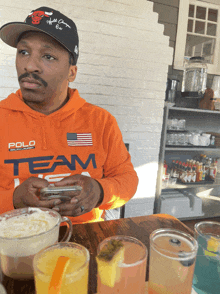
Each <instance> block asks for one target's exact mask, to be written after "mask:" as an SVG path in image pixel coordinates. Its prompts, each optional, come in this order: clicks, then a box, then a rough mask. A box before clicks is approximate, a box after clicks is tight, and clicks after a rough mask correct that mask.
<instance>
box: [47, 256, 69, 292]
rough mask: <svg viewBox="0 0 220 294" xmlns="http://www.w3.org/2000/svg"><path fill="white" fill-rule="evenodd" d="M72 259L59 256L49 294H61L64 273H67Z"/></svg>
mask: <svg viewBox="0 0 220 294" xmlns="http://www.w3.org/2000/svg"><path fill="white" fill-rule="evenodd" d="M69 261H70V258H69V257H66V256H59V258H58V260H57V263H56V266H55V268H54V271H53V274H52V277H51V280H50V285H49V292H48V294H59V293H60V289H61V285H62V279H63V276H64V273H65V271H66V268H67V266H68V264H69Z"/></svg>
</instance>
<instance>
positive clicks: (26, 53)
mask: <svg viewBox="0 0 220 294" xmlns="http://www.w3.org/2000/svg"><path fill="white" fill-rule="evenodd" d="M18 53H19V54H22V55H28V52H27V51H26V50H19V51H18Z"/></svg>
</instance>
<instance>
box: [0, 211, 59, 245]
mask: <svg viewBox="0 0 220 294" xmlns="http://www.w3.org/2000/svg"><path fill="white" fill-rule="evenodd" d="M37 209H39V210H41V211H44V212H46V211H48V212H51V213H54V214H55V215H56V216H57V217H58V218H57V222H56V223H55V224H54V225H53V226H52V228H50V229H49V230H47V231H45V232H42V233H39V234H34V235H29V236H23V237H17V238H15V237H11V238H9V237H2V236H0V239H1V240H13V241H15V240H24V239H29V238H34V237H36V236H37V237H38V236H41V235H44V234H48V233H49V232H50V231H52V230H53V229H54V228H55V227H56V226H57V225H58V224H59V223H60V221H61V215H60V214H59V213H58V212H56V211H55V210H53V209H50V208H44V207H24V208H18V209H15V210H11V211H8V212H5V213H3V214H1V215H0V222H1V221H2V220H3V218H4V217H6V218H7V217H8V218H13V217H18V216H21V215H24V214H28V213H29V212H31V211H33V212H35V211H37ZM34 210H35V211H34Z"/></svg>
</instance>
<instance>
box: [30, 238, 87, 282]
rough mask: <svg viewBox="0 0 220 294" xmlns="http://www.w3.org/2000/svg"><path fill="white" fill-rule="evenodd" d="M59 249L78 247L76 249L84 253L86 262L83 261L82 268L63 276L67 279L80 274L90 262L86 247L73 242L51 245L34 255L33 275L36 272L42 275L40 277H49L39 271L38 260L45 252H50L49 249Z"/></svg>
mask: <svg viewBox="0 0 220 294" xmlns="http://www.w3.org/2000/svg"><path fill="white" fill-rule="evenodd" d="M59 247H60V248H61V247H71V248H73V247H74V248H75V247H78V248H80V249H81V250H83V251H84V253H85V256H86V260H85V262H84V263H83V265H82V266H80V267H79V268H78V269H77V270H76V271H74V272H71V273H69V274H65V276H66V277H67V279H68V278H69V277H72V276H74V275H77V273H78V272H80V271H81V270H83V269H84V268H85V267H86V266H87V264H88V263H89V260H90V254H89V250H88V249H87V248H86V247H84V246H83V245H81V244H78V243H75V242H58V243H56V244H53V245H51V246H48V247H46V248H44V249H42V250H41V251H39V252H38V253H36V254H35V256H34V260H33V268H34V274H35V273H36V270H37V272H39V273H40V274H42V275H45V276H50V275H49V274H47V273H45V272H43V271H41V270H40V269H39V267H38V265H37V264H38V259H39V258H40V257H41V256H42V255H43V254H44V253H45V252H47V251H50V250H51V249H53V248H59Z"/></svg>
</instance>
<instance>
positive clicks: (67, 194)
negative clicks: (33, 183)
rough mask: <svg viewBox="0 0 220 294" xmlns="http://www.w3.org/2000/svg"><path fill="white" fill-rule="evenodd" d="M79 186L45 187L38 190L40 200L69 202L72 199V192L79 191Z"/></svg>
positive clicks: (80, 188)
mask: <svg viewBox="0 0 220 294" xmlns="http://www.w3.org/2000/svg"><path fill="white" fill-rule="evenodd" d="M81 190H82V187H81V186H76V185H74V186H65V187H55V186H51V187H46V188H43V189H41V190H40V200H51V199H60V200H62V201H70V200H71V199H72V197H73V196H72V195H71V192H72V191H81Z"/></svg>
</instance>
